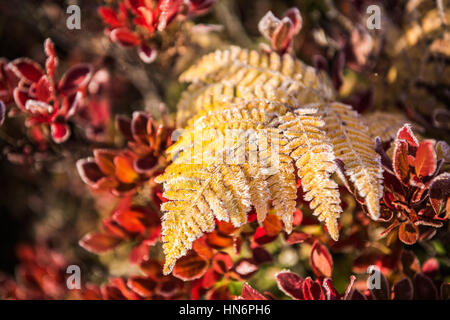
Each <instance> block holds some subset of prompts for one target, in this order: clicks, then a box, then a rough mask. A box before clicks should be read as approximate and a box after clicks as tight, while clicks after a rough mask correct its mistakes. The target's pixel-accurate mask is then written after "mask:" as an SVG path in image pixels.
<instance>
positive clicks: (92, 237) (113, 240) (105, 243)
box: [78, 233, 122, 253]
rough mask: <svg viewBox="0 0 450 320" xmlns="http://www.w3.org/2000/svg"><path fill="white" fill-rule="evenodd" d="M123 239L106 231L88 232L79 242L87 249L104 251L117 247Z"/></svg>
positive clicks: (98, 251)
mask: <svg viewBox="0 0 450 320" xmlns="http://www.w3.org/2000/svg"><path fill="white" fill-rule="evenodd" d="M121 241H122V239H120V238H117V237H115V236H112V235H109V234H106V233H88V234H87V235H85V236H84V237H83V238H82V239H81V240H80V241H79V242H78V243H79V245H80V246H81V247H83V248H84V249H86V250H87V251H90V252H93V253H103V252H106V251H108V250H111V249H114V248H115V247H117V246H118V245H119V244H120V242H121Z"/></svg>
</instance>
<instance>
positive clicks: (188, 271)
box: [173, 250, 208, 281]
mask: <svg viewBox="0 0 450 320" xmlns="http://www.w3.org/2000/svg"><path fill="white" fill-rule="evenodd" d="M207 269H208V261H207V260H205V259H203V258H202V257H200V256H199V255H198V254H197V253H196V252H195V251H194V250H191V251H189V253H188V254H187V255H185V256H184V257H181V258H180V259H179V260H178V261H177V263H176V265H175V267H174V268H173V275H174V276H175V277H177V278H179V279H181V280H184V281H191V280H194V279H198V278H200V277H201V276H203V275H204V274H205V272H206V270H207Z"/></svg>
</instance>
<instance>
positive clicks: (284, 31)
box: [271, 17, 294, 52]
mask: <svg viewBox="0 0 450 320" xmlns="http://www.w3.org/2000/svg"><path fill="white" fill-rule="evenodd" d="M293 28H294V26H293V24H292V21H291V19H289V18H288V17H285V18H283V19H282V20H281V21H280V24H279V25H278V26H277V28H275V30H274V31H273V34H272V38H271V40H272V48H274V49H275V50H277V51H281V52H284V51H285V50H286V49H287V47H288V46H289V44H290V43H291V40H292V36H293V32H292V30H293Z"/></svg>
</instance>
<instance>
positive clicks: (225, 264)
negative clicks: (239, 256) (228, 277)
mask: <svg viewBox="0 0 450 320" xmlns="http://www.w3.org/2000/svg"><path fill="white" fill-rule="evenodd" d="M232 266H233V259H231V256H230V255H229V254H228V253H226V252H219V253H217V254H216V255H215V256H214V258H213V261H212V269H213V270H214V271H216V272H217V273H219V274H225V273H227V272H228V271H229V270H230V269H231V267H232Z"/></svg>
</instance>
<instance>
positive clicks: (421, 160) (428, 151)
mask: <svg viewBox="0 0 450 320" xmlns="http://www.w3.org/2000/svg"><path fill="white" fill-rule="evenodd" d="M434 144H435V142H434V141H433V140H425V141H422V142H421V143H420V145H419V147H418V148H417V152H416V160H415V162H414V167H415V169H416V174H417V175H418V176H420V177H426V176H431V175H432V174H433V173H434V172H435V171H436V163H437V157H436V152H435V151H434Z"/></svg>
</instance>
